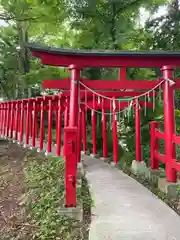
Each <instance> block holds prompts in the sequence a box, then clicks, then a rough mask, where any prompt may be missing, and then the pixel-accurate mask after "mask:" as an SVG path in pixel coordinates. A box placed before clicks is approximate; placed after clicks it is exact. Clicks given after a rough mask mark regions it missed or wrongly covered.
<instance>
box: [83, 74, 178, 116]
mask: <svg viewBox="0 0 180 240" xmlns="http://www.w3.org/2000/svg"><path fill="white" fill-rule="evenodd" d="M165 81H168V82H169V83H170V86H172V85H174V83H175V82H174V81H173V80H172V79H169V78H166V79H163V80H162V81H161V82H159V83H158V84H157V85H156V86H155V87H153V88H152V89H150V90H149V91H147V92H145V93H142V94H140V95H138V96H135V97H132V98H123V101H122V102H125V101H131V102H132V101H133V100H136V99H138V98H140V97H143V96H146V95H148V96H149V94H150V93H151V92H153V98H154V95H155V94H154V93H155V92H154V91H155V90H156V88H158V87H159V86H161V84H162V83H163V82H165ZM79 83H80V84H81V85H82V86H83V87H84V88H85V89H87V90H88V91H90V92H92V93H93V94H95V95H97V96H98V97H101V98H104V99H107V100H109V101H110V103H111V101H113V100H115V101H118V103H119V104H120V103H121V99H114V98H110V97H107V96H104V95H102V94H100V93H98V92H96V91H94V90H92V89H91V88H89V87H87V86H86V85H85V84H84V83H82V82H81V81H80V82H79ZM156 98H157V97H156ZM80 104H84V105H85V106H86V107H87V108H89V109H90V110H92V111H94V112H96V113H99V114H102V112H101V111H98V110H95V109H93V108H91V107H90V106H88V104H87V103H84V102H80ZM135 104H136V102H133V103H132V104H130V107H132V106H134V105H135ZM153 105H154V99H153ZM153 108H154V106H153ZM127 109H129V106H128V107H127V108H124V109H123V110H121V111H118V112H116V113H115V114H120V113H122V112H125V111H127ZM153 110H154V109H153ZM104 114H105V115H110V116H111V115H113V114H114V113H112V112H105V113H104Z"/></svg>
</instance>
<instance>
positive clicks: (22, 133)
mask: <svg viewBox="0 0 180 240" xmlns="http://www.w3.org/2000/svg"><path fill="white" fill-rule="evenodd" d="M24 107H25V105H24V101H23V100H22V101H21V122H20V138H19V141H20V142H21V143H22V142H23V137H24V111H25V110H24Z"/></svg>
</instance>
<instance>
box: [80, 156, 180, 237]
mask: <svg viewBox="0 0 180 240" xmlns="http://www.w3.org/2000/svg"><path fill="white" fill-rule="evenodd" d="M82 158H83V162H84V165H85V170H86V178H87V180H88V182H89V184H90V187H91V191H92V197H93V200H94V202H95V207H94V208H93V210H92V214H93V217H92V223H91V226H90V235H89V240H106V239H107V240H156V239H157V240H180V217H179V216H178V215H177V214H176V213H175V212H174V211H173V210H172V209H171V208H169V207H168V206H167V205H166V204H165V203H164V202H162V201H161V200H160V199H158V198H157V197H156V196H155V195H153V194H152V193H151V192H150V191H149V190H148V189H146V188H145V187H143V186H142V185H141V184H140V183H138V182H137V181H135V180H134V179H132V178H130V177H129V176H127V175H126V174H124V173H123V172H122V171H120V170H118V169H116V168H114V167H113V166H110V165H109V164H107V163H105V162H103V161H102V160H100V159H93V158H91V157H89V156H85V155H83V157H82Z"/></svg>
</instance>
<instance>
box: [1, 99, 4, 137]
mask: <svg viewBox="0 0 180 240" xmlns="http://www.w3.org/2000/svg"><path fill="white" fill-rule="evenodd" d="M3 128H4V103H1V135H2V136H3Z"/></svg>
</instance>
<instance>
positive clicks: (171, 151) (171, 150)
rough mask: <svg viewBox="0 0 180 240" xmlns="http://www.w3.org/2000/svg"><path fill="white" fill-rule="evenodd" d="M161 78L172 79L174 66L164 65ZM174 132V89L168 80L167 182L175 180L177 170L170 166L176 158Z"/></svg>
mask: <svg viewBox="0 0 180 240" xmlns="http://www.w3.org/2000/svg"><path fill="white" fill-rule="evenodd" d="M161 70H162V73H163V78H164V79H165V80H166V79H171V80H173V79H174V76H173V72H174V67H172V66H164V67H163V68H162V69H161ZM174 133H175V117H174V90H173V88H172V87H171V86H170V83H169V81H165V83H164V136H165V155H166V157H167V162H166V180H167V181H168V182H176V181H177V171H176V170H175V169H173V167H172V159H175V158H176V148H175V144H174V143H173V135H174Z"/></svg>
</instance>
